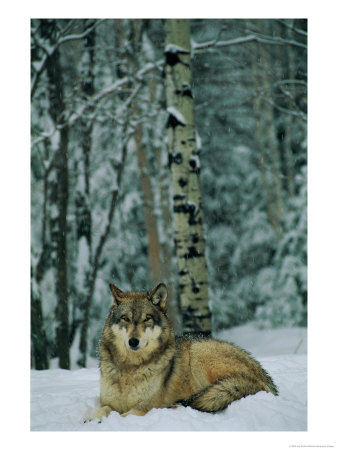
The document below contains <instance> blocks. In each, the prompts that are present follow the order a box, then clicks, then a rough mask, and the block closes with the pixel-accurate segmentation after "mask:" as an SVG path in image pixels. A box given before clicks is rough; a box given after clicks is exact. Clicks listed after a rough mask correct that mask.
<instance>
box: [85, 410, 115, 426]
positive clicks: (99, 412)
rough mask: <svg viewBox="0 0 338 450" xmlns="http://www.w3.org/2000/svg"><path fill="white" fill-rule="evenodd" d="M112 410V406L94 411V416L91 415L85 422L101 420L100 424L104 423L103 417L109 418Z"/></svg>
mask: <svg viewBox="0 0 338 450" xmlns="http://www.w3.org/2000/svg"><path fill="white" fill-rule="evenodd" d="M111 411H112V409H111V407H110V406H102V407H101V408H99V409H97V410H96V411H94V413H93V414H89V415H88V416H86V417H85V418H84V420H83V421H84V422H85V423H86V422H91V421H92V420H94V419H99V423H101V422H102V419H103V417H108V416H109V414H110V413H111Z"/></svg>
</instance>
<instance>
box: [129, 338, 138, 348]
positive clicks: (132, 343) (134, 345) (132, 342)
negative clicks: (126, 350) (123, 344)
mask: <svg viewBox="0 0 338 450" xmlns="http://www.w3.org/2000/svg"><path fill="white" fill-rule="evenodd" d="M139 343H140V341H139V340H138V339H137V338H134V337H132V338H130V339H129V341H128V344H129V347H130V348H131V349H132V350H138V348H139Z"/></svg>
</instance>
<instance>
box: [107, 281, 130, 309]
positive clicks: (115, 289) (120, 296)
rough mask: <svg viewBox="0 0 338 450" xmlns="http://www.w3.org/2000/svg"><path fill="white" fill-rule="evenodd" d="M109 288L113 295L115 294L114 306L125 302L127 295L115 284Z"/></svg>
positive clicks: (113, 298) (111, 284) (110, 284)
mask: <svg viewBox="0 0 338 450" xmlns="http://www.w3.org/2000/svg"><path fill="white" fill-rule="evenodd" d="M109 288H110V291H111V293H112V294H113V297H112V305H117V304H118V303H120V302H122V301H123V300H124V298H125V296H126V294H125V293H124V292H122V291H121V290H120V289H119V288H118V287H117V286H115V285H114V284H113V283H109Z"/></svg>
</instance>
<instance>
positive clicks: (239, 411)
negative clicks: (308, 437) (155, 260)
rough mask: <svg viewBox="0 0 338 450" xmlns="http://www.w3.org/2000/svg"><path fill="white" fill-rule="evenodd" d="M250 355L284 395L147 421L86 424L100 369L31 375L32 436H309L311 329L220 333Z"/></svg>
mask: <svg viewBox="0 0 338 450" xmlns="http://www.w3.org/2000/svg"><path fill="white" fill-rule="evenodd" d="M218 337H219V338H222V339H225V340H228V341H230V342H234V343H236V344H237V345H240V346H242V347H243V348H245V349H246V350H248V351H250V352H251V353H252V354H253V356H254V357H255V358H256V359H257V360H258V361H259V362H260V363H261V364H262V365H263V367H264V368H265V369H266V370H267V371H268V372H269V373H270V375H271V376H272V378H273V379H274V381H275V383H276V385H277V386H278V389H279V396H278V397H274V396H273V395H272V394H268V393H265V392H259V393H257V394H256V395H252V396H248V397H245V398H242V399H240V400H238V401H235V402H234V403H232V404H231V405H230V406H229V407H228V408H227V409H226V410H224V411H222V412H220V413H217V414H210V413H203V412H200V411H196V410H193V409H192V408H189V407H188V408H185V407H183V406H180V407H178V408H176V409H153V410H151V411H150V412H149V413H148V414H146V415H145V416H143V417H139V416H132V415H130V416H128V417H125V418H124V417H121V416H120V415H119V414H118V413H117V412H113V413H111V414H110V416H109V417H107V418H105V419H103V421H102V423H98V421H97V420H96V421H93V422H89V423H83V417H84V416H85V415H86V413H87V412H88V411H89V410H91V409H92V408H96V407H97V406H98V405H99V392H100V386H99V379H100V373H99V369H98V367H93V368H89V369H80V370H73V371H67V370H62V369H53V370H45V371H35V370H33V371H31V430H32V431H306V430H307V357H306V351H307V349H306V346H307V336H306V329H302V328H291V329H277V330H266V331H259V330H257V329H256V328H255V327H254V326H253V325H251V324H248V325H244V326H241V327H237V328H234V329H232V330H226V331H223V332H222V333H220V334H219V336H218Z"/></svg>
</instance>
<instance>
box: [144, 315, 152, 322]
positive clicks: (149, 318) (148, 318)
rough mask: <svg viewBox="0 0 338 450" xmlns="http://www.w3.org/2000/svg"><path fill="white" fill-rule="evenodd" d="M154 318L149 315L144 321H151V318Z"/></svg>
mask: <svg viewBox="0 0 338 450" xmlns="http://www.w3.org/2000/svg"><path fill="white" fill-rule="evenodd" d="M151 319H152V316H147V317H146V318H145V319H144V322H149V320H151Z"/></svg>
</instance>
